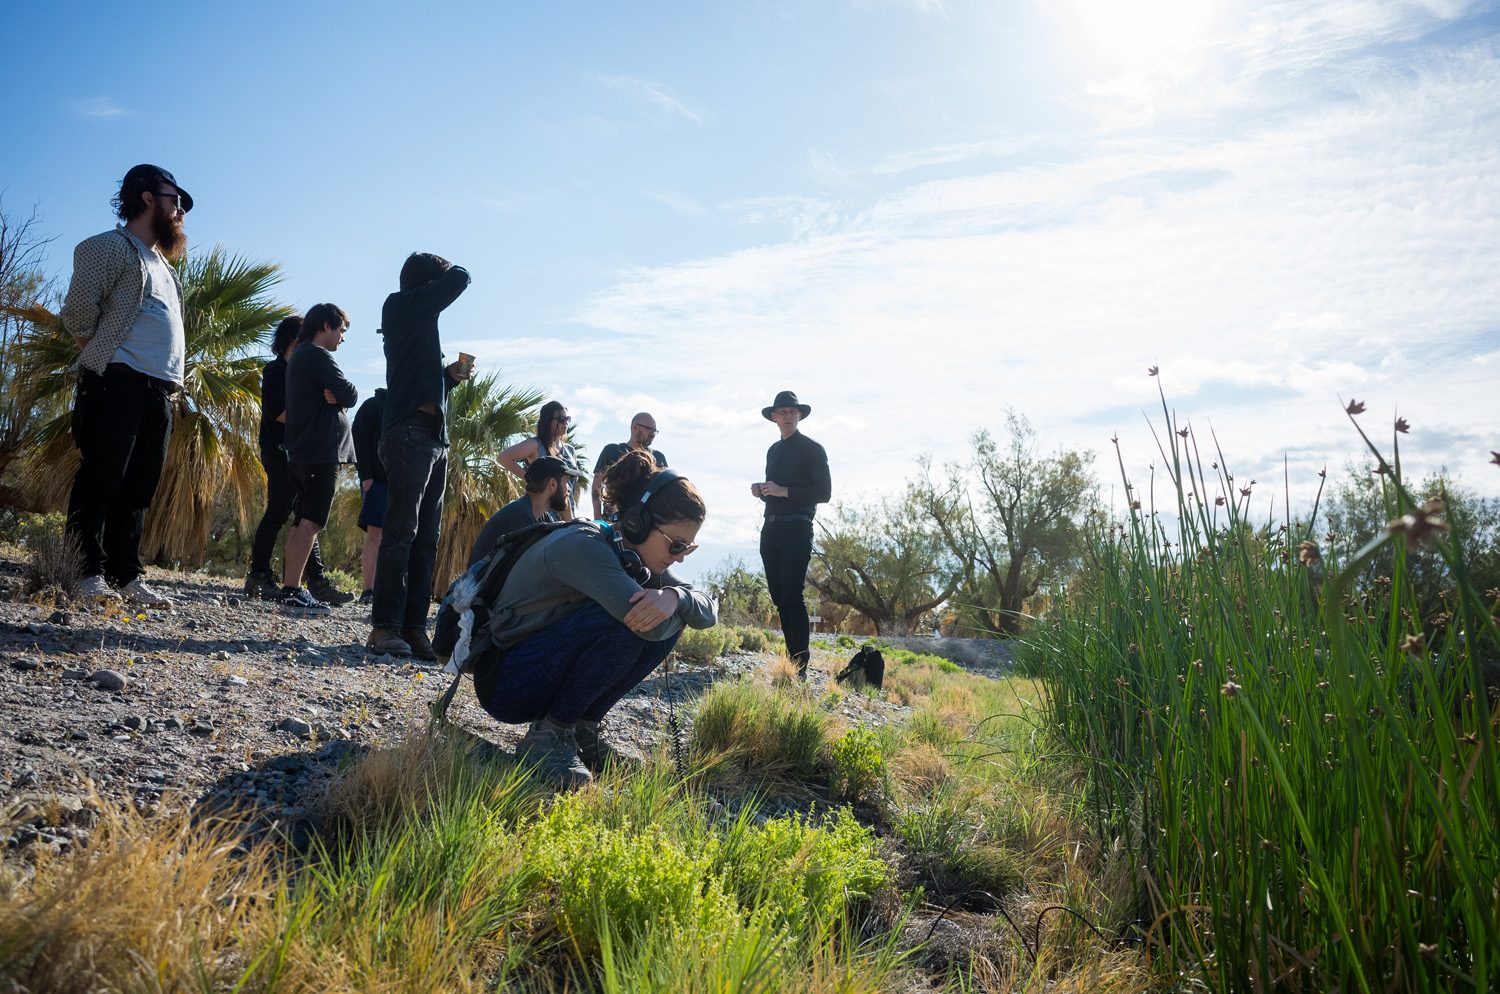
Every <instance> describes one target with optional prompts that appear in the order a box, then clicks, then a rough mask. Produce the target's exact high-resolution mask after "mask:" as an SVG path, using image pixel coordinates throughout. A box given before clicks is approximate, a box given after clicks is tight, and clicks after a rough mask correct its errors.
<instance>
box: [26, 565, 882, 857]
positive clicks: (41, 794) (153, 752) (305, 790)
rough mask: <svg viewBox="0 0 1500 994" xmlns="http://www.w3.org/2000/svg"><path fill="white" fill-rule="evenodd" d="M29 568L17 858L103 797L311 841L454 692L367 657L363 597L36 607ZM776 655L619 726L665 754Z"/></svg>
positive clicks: (644, 708)
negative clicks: (314, 607) (320, 611)
mask: <svg viewBox="0 0 1500 994" xmlns="http://www.w3.org/2000/svg"><path fill="white" fill-rule="evenodd" d="M23 570H24V566H23V564H22V563H21V562H19V561H16V560H15V559H14V558H0V701H3V708H0V848H3V849H4V850H6V851H8V852H9V853H10V854H12V855H15V854H18V853H24V852H25V851H26V850H28V849H29V848H30V847H33V846H44V847H48V848H51V849H54V850H59V851H61V850H65V849H67V848H69V847H70V846H72V845H73V844H74V843H75V842H76V841H81V840H82V839H84V838H86V837H87V832H88V828H89V825H90V824H92V822H93V820H94V818H95V816H96V814H97V806H98V805H99V804H100V803H105V804H108V803H122V802H123V803H133V804H135V806H136V807H137V808H139V809H142V810H147V811H150V810H155V809H159V808H176V807H179V806H181V805H184V804H187V805H194V806H196V807H198V808H200V809H202V808H218V807H221V806H224V805H229V804H232V805H235V806H237V807H239V808H241V809H248V810H249V811H251V812H252V813H253V817H252V822H251V824H252V826H254V827H255V828H256V829H257V830H259V829H265V828H270V827H271V826H274V825H279V826H280V827H281V828H282V829H283V830H287V831H291V832H293V833H294V834H295V833H298V832H303V831H306V830H307V819H308V817H309V816H310V814H311V809H312V807H313V806H314V805H315V804H316V801H317V799H318V797H319V796H320V795H321V794H322V792H323V790H324V788H325V787H326V786H327V784H328V783H329V782H330V781H331V780H332V778H334V777H335V776H337V775H338V773H339V771H340V769H342V768H344V767H346V766H347V765H348V763H349V762H350V761H351V760H352V759H353V758H355V757H357V756H358V755H359V754H361V753H362V752H364V751H365V750H367V749H370V748H380V747H383V746H389V745H391V744H394V743H395V742H397V741H399V740H400V739H401V738H402V737H404V736H406V735H407V734H409V733H411V732H412V731H414V730H418V729H420V728H422V727H424V726H425V724H426V723H427V721H428V716H429V706H430V705H431V703H432V702H433V700H434V699H435V698H437V697H438V696H439V695H440V694H441V693H442V692H443V690H445V689H446V687H447V684H448V679H449V678H448V677H446V676H444V675H443V674H442V673H441V671H440V670H439V668H438V667H437V666H436V665H435V664H427V663H422V662H420V661H414V660H410V659H396V658H393V657H390V656H380V657H372V656H367V655H366V653H365V650H364V639H365V636H366V635H367V634H368V631H369V626H368V614H367V609H365V608H362V607H359V606H358V605H357V604H350V605H348V606H346V607H342V608H336V609H335V610H334V612H333V613H332V614H331V615H328V616H324V617H311V618H309V617H303V616H298V615H291V614H288V613H286V612H284V611H283V610H282V609H281V608H279V607H276V606H273V605H270V604H266V603H263V602H260V601H256V600H250V599H246V598H244V597H242V596H241V593H240V589H239V583H238V582H237V581H232V580H227V579H221V578H215V577H210V576H207V575H203V574H184V573H170V572H164V571H158V570H152V571H151V573H150V576H149V580H150V582H151V583H152V584H153V585H154V586H158V587H160V588H161V589H163V590H164V591H166V592H168V593H169V594H170V596H171V597H172V599H173V601H174V606H173V608H172V609H171V610H151V609H131V610H129V611H126V610H122V609H121V608H119V607H117V606H112V605H106V606H103V607H97V606H92V605H79V604H70V603H66V602H65V601H52V600H45V601H39V600H37V599H35V598H26V597H23V596H21V594H20V591H21V589H22V587H23V581H22V573H23ZM766 661H767V657H765V656H764V655H760V654H751V653H736V654H733V655H730V656H727V657H723V658H720V659H718V660H716V661H714V662H713V663H710V664H707V665H692V664H686V663H682V662H678V663H676V664H675V666H673V667H672V670H673V672H671V673H664V672H662V671H658V672H657V673H656V674H654V675H653V676H652V677H651V678H650V679H648V680H646V681H645V682H644V683H643V684H642V685H641V686H640V687H639V688H637V689H636V691H635V692H634V693H632V694H631V695H630V696H629V697H627V698H626V699H625V700H623V701H622V702H621V703H620V704H619V705H618V706H617V707H616V708H615V710H614V711H613V712H611V714H610V715H609V717H608V718H607V719H606V721H605V724H604V731H605V733H606V734H607V735H608V736H609V738H610V739H611V741H613V742H615V743H616V744H617V745H620V746H623V747H624V749H625V750H626V751H634V752H636V753H643V752H647V751H650V750H652V749H653V748H655V746H656V744H657V743H658V742H659V741H660V738H661V736H662V735H663V734H664V733H665V732H666V729H667V727H668V713H669V710H675V713H676V714H677V716H678V718H679V719H680V726H681V728H682V731H683V734H684V735H685V734H686V732H687V728H688V725H689V722H690V720H691V719H690V716H689V714H688V713H687V710H686V709H684V708H682V707H681V705H682V704H683V703H684V702H687V701H688V700H689V699H690V698H692V697H694V696H696V695H698V694H700V693H701V692H702V691H703V689H704V688H705V687H707V686H708V685H709V684H711V683H712V682H713V681H715V680H718V679H723V678H725V677H730V676H734V675H736V674H739V673H743V672H746V671H748V670H751V669H753V668H755V667H757V666H760V665H763V664H764V663H765V662H766ZM829 662H830V664H832V663H833V662H834V659H833V658H830V659H829ZM824 679H827V677H826V674H823V673H817V672H815V680H824ZM840 707H841V708H843V709H845V710H846V711H847V712H848V713H847V715H846V718H847V719H848V720H849V721H851V722H855V721H866V722H882V721H889V720H897V719H899V718H900V717H901V716H902V715H903V714H904V713H905V711H906V709H905V708H902V707H900V706H898V705H895V704H887V703H885V702H881V701H878V700H872V699H871V698H869V697H868V696H865V695H846V696H845V697H844V698H843V701H842V702H841V704H840ZM450 720H451V721H453V722H454V723H455V724H456V725H458V726H460V727H461V728H464V729H466V730H467V731H469V732H471V733H473V734H475V735H477V736H480V737H482V738H484V739H487V740H488V741H490V742H492V743H494V744H495V745H496V746H497V747H498V748H499V749H500V750H502V751H505V752H509V751H511V750H513V748H514V745H515V742H516V741H517V740H518V739H519V738H520V736H521V735H522V733H523V732H524V726H514V725H502V724H499V723H497V722H495V721H494V720H493V719H492V718H490V717H489V715H487V714H486V713H485V712H484V711H483V710H482V709H481V708H480V707H479V705H478V704H477V703H476V702H475V700H474V696H473V691H472V688H471V686H470V685H468V684H467V682H466V684H465V686H464V687H462V688H461V689H460V691H459V693H458V696H457V698H456V699H455V701H454V705H453V707H452V709H451V711H450Z"/></svg>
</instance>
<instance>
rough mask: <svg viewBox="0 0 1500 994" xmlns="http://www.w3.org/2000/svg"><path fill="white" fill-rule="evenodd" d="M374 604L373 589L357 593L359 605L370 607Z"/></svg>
mask: <svg viewBox="0 0 1500 994" xmlns="http://www.w3.org/2000/svg"><path fill="white" fill-rule="evenodd" d="M374 604H375V591H373V590H366V591H365V592H364V593H362V594H360V595H359V606H360V607H371V606H373V605H374Z"/></svg>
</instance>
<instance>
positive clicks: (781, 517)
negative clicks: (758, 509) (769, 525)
mask: <svg viewBox="0 0 1500 994" xmlns="http://www.w3.org/2000/svg"><path fill="white" fill-rule="evenodd" d="M812 519H813V516H812V515H811V514H768V515H766V520H767V521H811V520H812Z"/></svg>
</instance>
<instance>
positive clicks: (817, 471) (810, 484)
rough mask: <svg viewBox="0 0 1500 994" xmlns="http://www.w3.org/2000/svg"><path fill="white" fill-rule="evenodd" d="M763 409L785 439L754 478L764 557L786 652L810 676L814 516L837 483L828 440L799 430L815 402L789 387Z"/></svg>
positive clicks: (753, 493) (752, 490)
mask: <svg viewBox="0 0 1500 994" xmlns="http://www.w3.org/2000/svg"><path fill="white" fill-rule="evenodd" d="M760 413H761V417H763V418H765V419H766V420H767V421H773V422H775V423H776V427H777V428H779V429H781V440H780V441H779V442H777V443H776V444H775V445H773V446H771V447H770V449H768V450H767V451H766V478H765V480H764V481H763V482H760V483H752V484H750V494H751V496H753V497H759V498H760V499H761V501H762V502H764V504H765V505H766V519H765V523H764V524H763V525H762V526H761V530H760V558H761V562H762V563H763V564H764V565H765V570H766V588H767V591H768V592H769V593H770V595H771V603H773V604H775V605H776V613H777V614H778V615H780V616H781V631H782V634H783V635H785V636H786V654H787V655H788V656H789V657H790V658H791V660H792V662H794V663H796V664H797V675H798V676H800V677H802V679H804V680H806V679H807V661H808V657H809V651H808V641H809V630H810V628H811V624H810V622H809V621H808V617H807V601H806V600H805V599H804V598H803V595H802V590H803V587H804V586H805V585H806V583H807V564H808V563H809V562H810V561H811V559H812V535H813V516H814V515H816V514H817V512H818V507H817V506H818V505H819V504H826V503H828V501H829V500H830V499H831V498H832V496H833V483H832V482H831V480H830V479H829V476H828V454H827V453H825V452H824V451H823V446H821V445H819V444H818V443H817V442H814V441H813V440H812V439H810V438H808V437H807V436H806V435H804V434H802V432H800V431H798V430H797V428H798V425H799V424H801V422H802V419H803V418H806V417H807V416H808V415H809V414H811V413H812V408H811V407H810V406H809V405H807V404H803V403H799V402H798V400H797V395H796V394H795V393H793V392H792V391H790V390H783V391H781V392H780V393H778V394H777V395H776V399H775V400H774V401H773V402H772V403H771V406H770V407H766V408H762V409H761V412H760Z"/></svg>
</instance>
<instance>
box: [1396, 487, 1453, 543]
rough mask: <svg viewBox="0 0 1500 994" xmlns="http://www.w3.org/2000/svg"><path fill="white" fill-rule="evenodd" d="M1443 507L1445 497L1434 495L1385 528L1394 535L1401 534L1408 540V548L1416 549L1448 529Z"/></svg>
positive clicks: (1434, 539)
mask: <svg viewBox="0 0 1500 994" xmlns="http://www.w3.org/2000/svg"><path fill="white" fill-rule="evenodd" d="M1443 509H1444V504H1443V499H1442V498H1441V497H1434V498H1432V499H1431V500H1429V501H1428V502H1427V503H1425V504H1423V505H1422V506H1421V507H1420V508H1419V509H1418V510H1417V511H1415V512H1413V513H1411V514H1403V515H1402V516H1401V517H1399V518H1397V519H1396V520H1395V521H1392V522H1391V523H1390V524H1388V525H1386V526H1385V529H1386V531H1388V532H1390V533H1391V534H1392V535H1400V536H1401V537H1402V538H1404V539H1405V540H1406V548H1407V549H1408V550H1411V551H1415V550H1416V549H1419V548H1421V547H1422V546H1424V545H1429V544H1431V543H1432V542H1434V541H1436V540H1437V539H1438V537H1439V536H1441V535H1443V534H1445V533H1446V532H1447V531H1448V522H1446V521H1444V520H1443Z"/></svg>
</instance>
